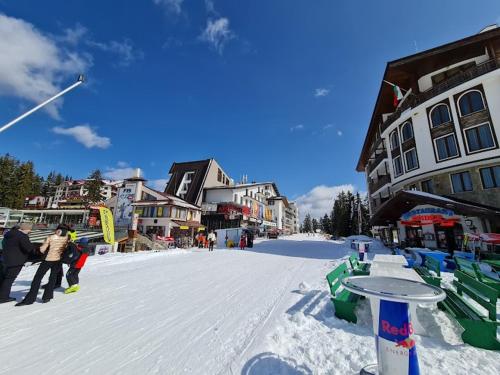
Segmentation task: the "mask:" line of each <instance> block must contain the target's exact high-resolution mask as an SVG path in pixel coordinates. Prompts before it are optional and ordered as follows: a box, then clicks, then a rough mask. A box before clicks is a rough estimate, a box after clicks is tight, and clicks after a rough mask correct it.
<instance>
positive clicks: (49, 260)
mask: <svg viewBox="0 0 500 375" xmlns="http://www.w3.org/2000/svg"><path fill="white" fill-rule="evenodd" d="M68 242H69V237H68V229H67V227H58V228H57V229H56V231H55V232H54V234H52V235H50V236H49V237H47V239H46V240H45V242H44V243H43V245H42V246H40V252H41V253H42V254H46V256H45V259H44V260H43V261H42V263H41V264H40V266H39V267H38V270H37V271H36V273H35V277H34V278H33V281H32V282H31V288H30V291H29V292H28V294H27V295H26V296H25V297H24V299H23V300H22V301H21V302H19V303H17V304H16V306H25V305H31V304H33V303H34V302H35V300H36V297H37V295H38V290H39V289H40V284H41V282H42V279H43V277H44V276H45V274H46V273H47V271H49V270H50V276H49V282H48V284H47V286H46V288H45V290H44V292H43V296H42V301H43V303H47V302H50V300H51V299H52V298H53V297H54V286H55V284H56V279H57V276H58V273H59V269H60V266H61V255H62V253H63V252H64V250H65V249H66V246H67V245H68Z"/></svg>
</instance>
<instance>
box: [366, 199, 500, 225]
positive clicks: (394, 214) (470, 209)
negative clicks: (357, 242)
mask: <svg viewBox="0 0 500 375" xmlns="http://www.w3.org/2000/svg"><path fill="white" fill-rule="evenodd" d="M424 204H428V205H432V206H436V207H442V208H446V209H450V210H453V211H454V212H455V213H456V214H457V215H463V216H472V217H480V218H490V219H497V220H500V208H496V207H490V206H485V205H481V204H478V203H474V202H469V201H465V200H462V199H456V198H449V197H442V196H439V195H434V194H429V193H424V192H421V191H415V190H411V191H409V190H402V191H399V192H397V193H396V194H395V195H394V196H393V197H392V198H391V199H389V200H388V201H387V202H384V203H383V204H382V206H380V208H379V209H378V210H377V211H376V212H375V214H374V215H373V217H372V218H371V220H370V223H371V224H372V225H380V226H385V225H387V224H389V223H395V222H396V221H398V220H399V219H400V218H401V215H403V214H404V213H405V212H408V211H410V210H411V209H412V208H414V207H416V206H419V205H424ZM415 224H416V223H415Z"/></svg>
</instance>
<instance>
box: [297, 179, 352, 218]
mask: <svg viewBox="0 0 500 375" xmlns="http://www.w3.org/2000/svg"><path fill="white" fill-rule="evenodd" d="M341 191H351V192H354V191H356V187H355V186H354V185H352V184H346V185H338V186H326V185H319V186H316V187H314V188H313V189H312V190H310V191H309V192H307V193H306V194H303V195H301V196H299V197H298V198H297V199H296V200H295V201H296V202H297V206H298V207H299V215H300V221H301V222H302V220H304V217H305V216H306V214H310V215H311V216H312V217H315V218H320V217H322V216H324V215H325V214H330V212H331V210H332V208H333V202H334V200H335V197H336V196H337V195H338V194H339V193H340V192H341Z"/></svg>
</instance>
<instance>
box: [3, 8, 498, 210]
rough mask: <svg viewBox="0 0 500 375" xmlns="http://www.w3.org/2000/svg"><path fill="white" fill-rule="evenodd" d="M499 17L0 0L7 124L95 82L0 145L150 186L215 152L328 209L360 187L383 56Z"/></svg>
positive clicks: (49, 163) (474, 11) (309, 205)
mask: <svg viewBox="0 0 500 375" xmlns="http://www.w3.org/2000/svg"><path fill="white" fill-rule="evenodd" d="M117 4H120V5H119V6H117ZM499 17H500V2H498V0H491V1H475V2H474V3H471V2H469V1H465V0H463V1H457V0H445V1H439V2H436V1H428V0H426V1H418V2H403V1H385V0H384V1H377V2H373V1H349V2H347V1H346V2H339V1H333V0H317V1H312V0H308V1H306V0H276V1H269V0H267V1H264V0H254V1H230V0H213V1H204V0H140V1H139V0H136V1H122V2H119V3H118V2H104V1H90V0H85V1H83V0H79V1H77V0H74V1H71V2H66V1H50V2H35V1H26V0H16V1H5V0H3V1H2V0H0V34H1V35H2V38H0V39H1V40H0V55H1V56H2V58H1V61H0V95H1V96H0V115H1V117H0V122H2V123H3V122H7V121H8V120H10V119H11V118H13V117H15V116H16V115H18V114H20V113H21V112H22V111H23V110H24V109H27V108H29V107H30V106H32V105H33V104H34V103H35V102H38V101H39V100H40V99H42V98H45V97H46V96H48V95H49V94H50V93H53V92H55V91H56V90H57V88H60V87H64V86H66V85H68V84H70V83H71V82H72V81H73V79H74V77H75V76H76V75H77V74H78V73H79V72H80V71H84V72H85V74H86V76H87V78H88V82H87V83H86V84H85V85H84V86H83V87H80V88H78V89H76V90H75V91H73V92H72V93H70V94H68V95H67V96H66V97H65V98H64V101H63V102H59V103H57V105H56V106H52V107H50V108H49V109H48V110H46V111H42V112H39V113H37V114H35V115H33V116H32V117H30V118H28V119H26V120H24V121H23V122H21V123H19V124H18V125H16V126H15V127H13V128H11V129H9V130H8V131H6V132H4V133H2V134H0V152H1V153H5V152H9V153H11V154H12V155H14V156H16V157H18V158H20V159H22V160H28V159H29V160H33V161H34V162H35V164H36V167H37V170H38V171H39V172H40V173H42V174H47V173H48V172H49V171H50V170H57V171H60V172H62V173H64V174H69V175H71V176H73V177H77V178H79V177H86V176H87V175H88V173H89V172H90V171H91V170H93V169H95V168H100V169H102V170H103V171H104V172H105V173H106V174H107V175H108V176H110V177H119V176H121V175H123V174H124V173H125V174H126V173H127V172H128V169H127V168H133V167H141V168H142V169H143V170H144V173H145V176H146V178H148V179H150V180H155V183H156V184H158V183H159V182H161V180H162V179H165V178H167V172H168V168H169V166H170V164H171V163H172V162H173V161H185V160H195V159H202V158H208V157H214V158H216V159H217V160H218V161H219V162H220V163H221V164H222V166H223V167H224V168H225V170H226V171H227V172H228V173H229V174H230V175H231V176H232V177H233V178H235V179H236V180H238V179H239V178H240V177H241V175H242V174H247V175H248V176H249V179H250V180H274V181H276V182H277V184H278V186H279V187H280V190H281V192H283V193H284V194H286V195H287V196H289V197H291V198H297V197H301V198H300V200H301V202H302V203H303V205H304V207H306V209H307V210H311V211H312V212H314V213H319V212H321V211H322V210H323V209H325V210H326V208H325V207H328V205H330V204H331V195H332V194H333V193H334V192H335V191H337V190H338V188H336V187H338V186H343V185H346V186H345V187H351V185H352V186H353V187H354V188H358V189H360V190H362V191H363V190H365V189H366V188H365V180H364V176H363V175H362V174H359V173H357V172H356V171H355V166H356V162H357V159H358V156H359V152H360V149H361V145H362V143H363V140H364V135H365V132H366V129H367V126H368V121H369V119H370V116H371V111H372V109H373V105H374V102H375V98H376V94H377V91H378V87H379V84H380V79H381V76H382V73H383V70H384V67H385V63H386V62H387V61H389V60H393V59H396V58H399V57H402V56H405V55H408V54H412V53H415V52H416V51H422V50H425V49H428V48H431V47H434V46H437V45H439V44H443V43H446V42H450V41H453V40H456V39H459V38H462V37H465V36H468V35H471V34H474V33H477V32H478V31H479V30H480V29H481V28H482V27H484V26H486V25H488V24H492V23H495V22H498V20H499Z"/></svg>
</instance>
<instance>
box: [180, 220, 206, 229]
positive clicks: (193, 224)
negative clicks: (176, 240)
mask: <svg viewBox="0 0 500 375" xmlns="http://www.w3.org/2000/svg"><path fill="white" fill-rule="evenodd" d="M173 222H174V223H175V224H177V225H178V226H179V228H180V229H191V228H194V229H197V228H200V227H204V225H201V223H199V222H198V221H180V220H173Z"/></svg>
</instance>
